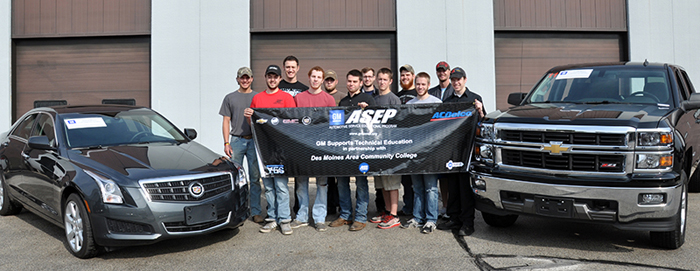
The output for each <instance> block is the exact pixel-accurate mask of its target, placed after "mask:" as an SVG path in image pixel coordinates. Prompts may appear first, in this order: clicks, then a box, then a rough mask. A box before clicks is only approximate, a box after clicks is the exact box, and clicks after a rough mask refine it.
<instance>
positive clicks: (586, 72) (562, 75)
mask: <svg viewBox="0 0 700 271" xmlns="http://www.w3.org/2000/svg"><path fill="white" fill-rule="evenodd" d="M591 72H593V69H582V70H566V71H560V72H559V74H558V75H557V78H556V80H559V79H578V78H588V77H589V76H591Z"/></svg>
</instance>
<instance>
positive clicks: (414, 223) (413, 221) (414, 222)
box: [401, 218, 423, 229]
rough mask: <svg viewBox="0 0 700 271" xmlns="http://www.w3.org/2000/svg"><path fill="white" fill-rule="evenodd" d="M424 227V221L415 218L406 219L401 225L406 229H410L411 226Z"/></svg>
mask: <svg viewBox="0 0 700 271" xmlns="http://www.w3.org/2000/svg"><path fill="white" fill-rule="evenodd" d="M420 227H423V223H420V222H418V220H416V219H415V218H411V220H409V221H406V223H403V224H402V225H401V228H404V229H409V228H420Z"/></svg>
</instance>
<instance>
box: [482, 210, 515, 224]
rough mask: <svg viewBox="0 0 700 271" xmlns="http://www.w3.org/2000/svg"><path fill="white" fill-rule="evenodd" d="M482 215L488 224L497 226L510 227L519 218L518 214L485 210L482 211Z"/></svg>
mask: <svg viewBox="0 0 700 271" xmlns="http://www.w3.org/2000/svg"><path fill="white" fill-rule="evenodd" d="M481 217H483V218H484V222H486V224H488V225H489V226H491V227H497V228H505V227H510V226H512V225H513V224H515V221H516V220H518V215H494V214H490V213H484V212H481Z"/></svg>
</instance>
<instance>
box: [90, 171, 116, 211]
mask: <svg viewBox="0 0 700 271" xmlns="http://www.w3.org/2000/svg"><path fill="white" fill-rule="evenodd" d="M83 171H84V172H85V174H87V175H88V176H90V177H92V179H93V180H95V182H96V183H97V186H99V187H100V194H102V202H104V203H113V204H122V203H124V196H122V191H121V190H120V189H119V186H118V185H117V184H116V183H115V182H114V181H112V180H110V179H107V178H103V177H101V176H100V175H97V174H95V173H93V172H92V171H88V170H83Z"/></svg>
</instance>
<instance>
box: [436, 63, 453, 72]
mask: <svg viewBox="0 0 700 271" xmlns="http://www.w3.org/2000/svg"><path fill="white" fill-rule="evenodd" d="M440 68H443V69H445V70H446V71H449V70H450V64H447V62H445V61H440V62H438V64H437V66H435V70H439V69H440Z"/></svg>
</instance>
